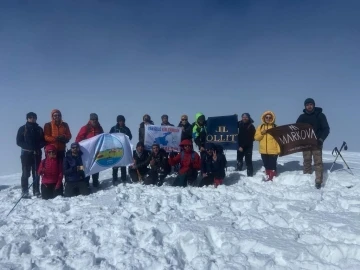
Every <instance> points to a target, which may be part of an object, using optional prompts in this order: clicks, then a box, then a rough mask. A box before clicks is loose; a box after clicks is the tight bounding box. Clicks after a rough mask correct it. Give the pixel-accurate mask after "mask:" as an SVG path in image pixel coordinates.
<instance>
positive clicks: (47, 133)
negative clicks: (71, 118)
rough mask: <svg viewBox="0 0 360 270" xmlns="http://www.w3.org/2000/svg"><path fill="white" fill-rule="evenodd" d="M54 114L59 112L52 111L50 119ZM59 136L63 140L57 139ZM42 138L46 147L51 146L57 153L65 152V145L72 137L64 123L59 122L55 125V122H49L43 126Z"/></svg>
mask: <svg viewBox="0 0 360 270" xmlns="http://www.w3.org/2000/svg"><path fill="white" fill-rule="evenodd" d="M55 112H57V113H60V111H59V110H53V111H52V112H51V118H52V115H53V113H55ZM60 114H61V113H60ZM59 136H63V138H61V139H59V138H58V137H59ZM44 137H45V142H46V144H47V145H49V144H53V145H55V147H56V149H57V150H58V151H65V148H66V144H67V143H68V142H69V141H70V140H71V137H72V135H71V132H70V128H69V125H68V124H67V123H66V122H63V121H62V120H60V124H59V125H56V124H55V120H51V122H49V123H46V124H45V125H44Z"/></svg>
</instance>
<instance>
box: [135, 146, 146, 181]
mask: <svg viewBox="0 0 360 270" xmlns="http://www.w3.org/2000/svg"><path fill="white" fill-rule="evenodd" d="M149 157H150V151H148V150H144V151H143V152H142V154H141V156H139V155H138V153H137V152H136V150H134V151H133V159H134V160H135V165H136V169H137V170H138V171H139V173H140V174H141V175H145V174H146V173H147V171H148V169H147V167H148V165H149V163H150V159H149Z"/></svg>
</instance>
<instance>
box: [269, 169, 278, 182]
mask: <svg viewBox="0 0 360 270" xmlns="http://www.w3.org/2000/svg"><path fill="white" fill-rule="evenodd" d="M275 176H276V171H275V170H269V179H268V181H272V180H273V178H274V177H275Z"/></svg>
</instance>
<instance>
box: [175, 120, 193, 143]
mask: <svg viewBox="0 0 360 270" xmlns="http://www.w3.org/2000/svg"><path fill="white" fill-rule="evenodd" d="M178 127H181V130H182V132H181V141H183V140H190V141H192V139H193V138H192V126H191V124H190V123H189V118H188V116H187V115H186V114H183V115H182V116H181V120H180V123H179V125H178Z"/></svg>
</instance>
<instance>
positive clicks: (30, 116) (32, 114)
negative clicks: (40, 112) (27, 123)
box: [26, 112, 37, 120]
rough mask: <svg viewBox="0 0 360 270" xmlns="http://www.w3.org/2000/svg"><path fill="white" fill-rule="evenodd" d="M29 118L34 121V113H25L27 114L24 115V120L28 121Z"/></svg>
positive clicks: (35, 116)
mask: <svg viewBox="0 0 360 270" xmlns="http://www.w3.org/2000/svg"><path fill="white" fill-rule="evenodd" d="M29 118H35V119H37V115H36V113H34V112H29V113H27V114H26V120H27V119H29Z"/></svg>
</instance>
